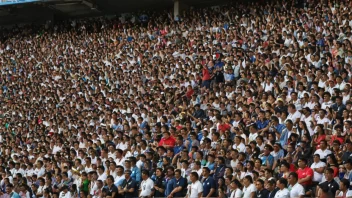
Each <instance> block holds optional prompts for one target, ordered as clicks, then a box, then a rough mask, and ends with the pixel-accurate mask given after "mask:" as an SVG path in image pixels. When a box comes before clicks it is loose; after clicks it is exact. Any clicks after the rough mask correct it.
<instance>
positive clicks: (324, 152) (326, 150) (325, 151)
mask: <svg viewBox="0 0 352 198" xmlns="http://www.w3.org/2000/svg"><path fill="white" fill-rule="evenodd" d="M315 154H319V156H320V159H325V158H326V156H327V155H329V154H331V151H330V150H329V149H325V150H324V151H323V150H321V149H318V150H316V151H315V152H314V155H315Z"/></svg>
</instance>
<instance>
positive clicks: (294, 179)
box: [288, 172, 305, 198]
mask: <svg viewBox="0 0 352 198" xmlns="http://www.w3.org/2000/svg"><path fill="white" fill-rule="evenodd" d="M288 183H289V184H290V188H291V190H290V197H296V198H303V197H304V195H305V192H304V188H303V186H302V185H301V184H299V183H298V175H297V173H296V172H292V173H290V174H289V176H288Z"/></svg>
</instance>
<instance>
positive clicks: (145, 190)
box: [140, 178, 154, 197]
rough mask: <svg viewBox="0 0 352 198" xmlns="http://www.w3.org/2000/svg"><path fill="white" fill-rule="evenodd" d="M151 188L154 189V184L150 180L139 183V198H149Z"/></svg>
mask: <svg viewBox="0 0 352 198" xmlns="http://www.w3.org/2000/svg"><path fill="white" fill-rule="evenodd" d="M152 188H154V182H153V180H151V179H150V178H148V179H147V180H143V181H142V183H141V194H140V196H141V197H149V195H150V193H151V192H152Z"/></svg>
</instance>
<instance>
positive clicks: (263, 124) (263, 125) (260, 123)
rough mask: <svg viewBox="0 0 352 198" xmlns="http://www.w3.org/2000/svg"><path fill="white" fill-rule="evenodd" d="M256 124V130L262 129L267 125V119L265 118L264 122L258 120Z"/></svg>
mask: <svg viewBox="0 0 352 198" xmlns="http://www.w3.org/2000/svg"><path fill="white" fill-rule="evenodd" d="M256 124H257V128H258V130H260V129H264V128H265V127H266V126H268V124H269V120H265V121H264V122H262V121H260V120H258V121H257V123H256Z"/></svg>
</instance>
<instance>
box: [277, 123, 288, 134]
mask: <svg viewBox="0 0 352 198" xmlns="http://www.w3.org/2000/svg"><path fill="white" fill-rule="evenodd" d="M285 128H286V126H285V125H284V124H278V125H277V126H276V127H275V129H276V131H277V132H279V133H280V134H281V133H282V131H283V130H284V129H285Z"/></svg>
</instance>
